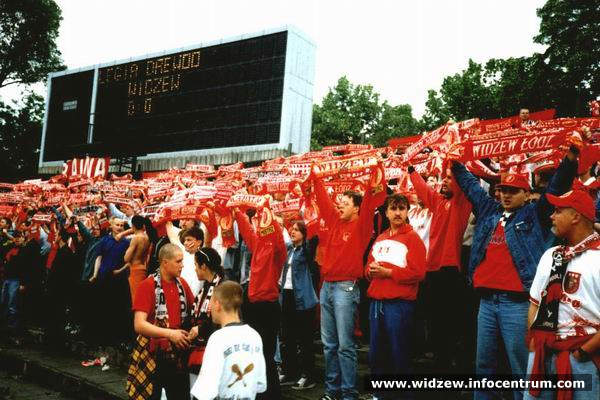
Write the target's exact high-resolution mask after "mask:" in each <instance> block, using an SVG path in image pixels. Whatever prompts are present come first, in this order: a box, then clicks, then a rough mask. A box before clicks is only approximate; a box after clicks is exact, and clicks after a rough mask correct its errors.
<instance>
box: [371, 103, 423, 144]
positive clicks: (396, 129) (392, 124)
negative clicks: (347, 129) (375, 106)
mask: <svg viewBox="0 0 600 400" xmlns="http://www.w3.org/2000/svg"><path fill="white" fill-rule="evenodd" d="M418 132H419V126H418V121H417V120H416V119H415V118H413V116H412V107H411V106H410V105H408V104H401V105H398V106H391V105H389V104H388V103H387V102H384V103H383V105H382V112H381V118H380V119H379V121H377V125H376V126H375V129H374V132H373V135H372V136H371V139H370V141H369V143H370V144H372V145H373V146H375V147H383V146H386V145H387V142H388V140H390V139H391V138H394V137H399V136H410V135H415V134H417V133H418Z"/></svg>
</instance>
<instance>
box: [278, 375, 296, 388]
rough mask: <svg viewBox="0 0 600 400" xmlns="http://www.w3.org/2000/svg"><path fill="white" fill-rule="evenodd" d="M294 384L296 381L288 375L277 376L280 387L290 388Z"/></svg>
mask: <svg viewBox="0 0 600 400" xmlns="http://www.w3.org/2000/svg"><path fill="white" fill-rule="evenodd" d="M295 383H296V379H294V378H292V377H291V376H289V375H279V385H280V386H292V385H294V384H295Z"/></svg>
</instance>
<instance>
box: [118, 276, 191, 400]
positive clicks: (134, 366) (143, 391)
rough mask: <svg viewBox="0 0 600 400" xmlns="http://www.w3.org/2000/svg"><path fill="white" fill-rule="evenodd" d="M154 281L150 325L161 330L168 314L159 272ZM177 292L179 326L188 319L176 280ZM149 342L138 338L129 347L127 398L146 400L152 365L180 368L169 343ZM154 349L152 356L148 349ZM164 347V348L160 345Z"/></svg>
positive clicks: (178, 356)
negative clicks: (156, 343) (154, 343)
mask: <svg viewBox="0 0 600 400" xmlns="http://www.w3.org/2000/svg"><path fill="white" fill-rule="evenodd" d="M153 279H154V285H155V288H154V296H155V306H154V307H155V308H154V314H155V317H154V324H155V325H156V326H159V327H161V328H168V327H169V314H168V312H167V303H166V301H165V293H164V291H163V288H162V283H161V278H160V272H157V273H156V274H154V276H153ZM176 284H177V291H178V292H179V309H180V311H181V321H182V326H185V322H187V320H188V308H187V301H186V298H185V291H184V289H183V285H182V284H181V282H180V281H179V279H177V280H176ZM152 344H153V343H152V339H149V338H147V337H145V336H142V335H138V336H137V338H136V341H135V344H134V347H133V352H132V355H131V357H132V361H131V364H130V365H129V369H128V371H127V383H126V387H125V388H126V391H127V395H128V397H129V398H130V399H134V400H146V399H148V398H150V396H152V393H153V390H154V387H153V384H152V376H153V375H154V371H155V370H156V363H157V361H158V362H170V363H174V364H175V365H176V366H177V368H180V369H183V367H184V364H183V359H182V354H181V353H180V352H178V351H177V349H175V348H173V346H172V344H171V342H170V341H167V346H166V348H161V347H160V346H159V345H156V346H153V345H152ZM153 347H155V350H156V351H155V353H154V354H153V352H152V348H153ZM163 347H164V346H163Z"/></svg>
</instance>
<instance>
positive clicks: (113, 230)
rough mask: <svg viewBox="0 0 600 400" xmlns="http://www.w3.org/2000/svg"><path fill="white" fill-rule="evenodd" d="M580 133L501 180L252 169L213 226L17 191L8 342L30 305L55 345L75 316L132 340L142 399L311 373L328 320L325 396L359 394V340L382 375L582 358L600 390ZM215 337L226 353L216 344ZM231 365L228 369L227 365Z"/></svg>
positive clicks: (11, 223) (6, 268) (8, 256)
mask: <svg viewBox="0 0 600 400" xmlns="http://www.w3.org/2000/svg"><path fill="white" fill-rule="evenodd" d="M584 150H585V144H583V147H582V145H581V144H580V145H579V146H576V145H571V146H570V147H568V148H565V149H564V152H563V153H562V154H564V158H563V159H562V161H561V163H560V165H559V166H558V167H557V168H556V169H555V170H545V171H544V172H543V173H535V174H534V173H528V174H524V173H522V171H519V172H513V171H506V172H504V173H502V174H499V177H500V179H499V180H494V179H485V180H484V179H480V177H478V176H475V175H474V174H473V173H472V172H471V171H470V170H468V169H467V168H465V166H464V165H463V164H462V163H459V162H455V161H450V162H449V163H448V164H447V165H446V166H445V167H444V168H443V170H442V171H439V172H437V173H431V174H428V175H427V174H423V173H419V172H418V171H416V170H415V168H413V166H411V165H408V166H407V174H408V175H407V177H408V179H409V180H410V185H409V187H411V188H412V191H411V192H409V193H396V191H397V187H398V186H397V185H398V182H397V179H395V178H392V179H387V180H386V178H385V174H384V173H383V167H382V165H381V163H379V164H378V165H376V166H370V167H369V168H368V169H367V173H366V174H365V177H364V179H363V181H362V182H363V187H362V188H363V193H360V192H359V191H355V190H343V191H341V192H339V193H337V195H333V196H332V194H331V193H330V192H331V188H330V187H327V182H328V181H329V179H328V178H327V177H326V176H325V175H324V174H322V171H320V170H319V169H318V168H316V167H314V166H313V167H311V169H310V172H309V174H308V177H307V179H306V180H305V181H304V182H302V187H301V188H299V190H292V191H289V192H287V193H286V192H283V193H282V192H280V191H279V192H277V193H274V194H273V195H272V196H264V195H253V194H252V193H256V192H257V191H256V190H254V189H256V187H255V185H256V182H250V181H246V182H245V183H246V184H245V185H244V186H243V187H241V188H240V189H236V195H238V196H241V197H239V198H236V197H235V196H232V197H231V199H230V200H229V201H228V202H227V203H226V205H225V203H223V204H222V205H221V208H222V209H221V211H220V212H215V213H214V215H213V218H215V219H216V220H217V224H216V229H215V228H214V227H211V226H210V225H211V223H208V222H207V219H205V218H182V219H178V220H177V219H175V220H174V221H171V219H172V218H166V219H164V220H161V221H160V222H159V223H157V218H148V216H147V214H146V215H145V216H142V215H139V214H138V213H137V212H138V211H139V210H136V209H135V207H132V206H131V205H129V204H123V205H119V206H116V205H115V204H113V203H112V202H111V201H110V198H106V197H102V196H101V195H97V196H95V197H94V201H93V204H94V205H96V206H97V208H95V209H94V211H93V215H92V216H90V215H89V214H88V215H87V217H86V218H85V219H82V218H78V217H77V215H76V213H74V210H73V209H74V207H75V205H73V204H69V202H68V200H65V201H63V202H62V203H61V204H60V205H58V206H53V207H50V208H48V209H49V210H51V213H52V214H51V215H52V217H51V219H50V220H49V221H44V222H40V221H39V220H37V219H36V218H34V217H35V215H36V214H37V213H38V212H39V209H36V208H35V205H32V204H22V205H21V206H20V207H19V209H18V210H17V211H16V212H15V213H14V214H13V215H12V216H10V217H4V218H2V220H0V239H1V243H0V245H1V249H2V250H1V251H2V254H1V259H2V278H1V279H2V307H3V310H4V314H3V315H4V316H5V321H4V323H5V326H6V327H7V328H8V333H9V335H10V337H11V340H12V341H13V343H15V344H19V342H20V338H21V329H23V327H24V326H25V325H26V324H31V323H33V324H41V325H43V326H45V327H46V333H47V339H48V341H49V343H51V344H52V345H55V346H61V344H63V343H64V341H65V338H66V336H68V335H77V336H81V337H82V338H84V339H85V340H87V341H89V342H90V343H98V344H113V345H114V344H121V345H122V346H123V347H126V348H127V347H131V346H133V361H132V366H131V368H130V371H129V372H130V374H129V378H128V389H127V390H128V393H129V395H130V398H144V399H145V398H157V397H156V396H160V392H161V390H160V389H165V391H166V394H167V397H168V398H173V399H178V398H189V393H190V390H192V393H193V395H194V396H195V397H197V398H199V399H200V398H214V397H215V396H221V397H222V398H234V397H233V396H240V395H241V393H243V394H244V395H245V396H253V394H250V395H249V394H248V393H250V392H252V390H254V393H256V392H257V391H258V392H262V393H260V394H259V396H262V398H264V399H278V398H280V397H281V394H280V386H281V385H291V386H292V388H293V389H296V390H304V389H309V388H312V387H314V386H315V381H316V380H318V377H317V376H316V372H315V346H314V340H315V338H317V337H319V338H320V340H321V341H322V344H323V353H324V359H325V376H324V381H325V393H324V394H323V397H322V400H333V399H356V398H357V397H358V390H357V388H358V385H357V381H356V378H357V364H358V357H357V339H359V340H362V341H363V342H364V343H368V344H369V366H370V370H371V372H372V373H373V374H391V375H396V376H398V375H402V374H408V373H410V372H411V370H412V360H413V359H416V358H430V359H433V360H434V364H433V365H435V368H436V371H437V372H446V373H450V372H457V371H459V372H464V373H477V374H488V375H493V374H496V373H499V372H502V365H503V364H506V365H504V368H505V370H504V372H510V373H512V374H514V375H516V376H525V375H526V374H528V373H532V372H535V373H536V374H542V375H543V374H545V373H550V372H552V373H560V374H567V375H569V374H576V373H577V374H590V375H591V376H592V379H593V382H594V388H593V390H592V391H590V392H578V393H576V397H575V398H597V396H598V393H599V392H598V390H599V381H598V379H599V378H598V369H597V365H600V364H599V363H598V361H599V358H600V333H599V329H600V270H599V269H598V268H599V266H600V264H599V263H597V262H596V260H595V259H596V258H597V257H598V254H600V253H598V252H597V251H598V250H600V236H599V235H598V234H597V233H596V232H595V230H594V227H595V226H594V222H595V221H596V219H597V212H596V203H597V202H596V201H595V200H594V199H595V198H596V191H597V189H598V185H597V181H596V178H595V176H596V172H597V171H596V163H594V162H589V160H587V159H586V160H581V159H579V160H578V157H579V158H583V157H580V154H581V153H582V152H583V151H584ZM485 163H486V166H487V167H489V168H490V169H493V168H494V165H495V164H496V163H495V161H494V160H485ZM184 189H185V184H183V185H182V190H184ZM244 196H245V197H244ZM294 199H302V200H303V201H305V203H304V206H303V207H304V208H303V209H301V210H300V213H298V214H297V215H296V217H297V218H295V219H294V218H292V219H289V218H286V217H282V216H281V215H280V214H279V213H277V212H274V211H273V209H274V208H275V207H274V204H276V203H283V202H286V201H292V200H294ZM309 199H311V201H312V203H311V202H310V201H309ZM207 204H209V205H210V207H212V208H213V209H217V208H218V207H219V206H218V205H216V204H215V203H214V202H212V200H209V201H208V202H207ZM309 204H310V206H309ZM223 208H224V209H225V212H224V211H223ZM315 212H316V214H317V216H318V218H316V219H317V221H318V222H317V224H316V226H315V225H314V224H310V223H309V221H312V218H309V214H310V213H315ZM167 214H168V213H167ZM228 218H232V220H231V221H230V220H229V219H228ZM106 221H108V224H106ZM229 222H231V224H229ZM86 224H87V225H86ZM596 228H597V226H596ZM228 281H234V282H236V283H238V284H239V286H240V287H241V289H240V290H241V291H242V292H241V293H240V294H239V296H238V295H236V293H237V292H236V290H237V289H236V286H231V287H230V286H227V287H224V289H222V292H223V293H221V294H219V295H218V296H217V295H216V294H215V293H217V290H216V288H218V287H219V286H221V285H223V282H228ZM228 285H229V284H228ZM238 297H239V299H238ZM232 299H233V300H232ZM238 303H239V304H238ZM217 304H218V305H217ZM215 307H216V308H218V310H219V311H218V313H217V314H218V316H216V317H215V315H211V314H212V313H213V310H215ZM238 309H239V312H238ZM238 314H241V315H240V316H241V320H242V321H244V322H245V323H246V324H248V325H249V326H250V327H251V328H252V329H253V331H252V332H256V333H258V335H259V337H260V340H259V342H260V346H262V354H263V355H264V360H263V361H262V362H263V363H264V365H262V364H261V365H262V367H261V366H260V365H259V364H260V361H252V363H250V361H248V363H247V364H243V363H242V361H243V360H246V361H247V360H255V359H256V358H255V357H256V354H255V353H256V351H255V350H256V348H258V347H257V344H256V340H255V338H254V336H253V333H252V332H250V331H240V332H246V333H245V334H241V336H240V333H239V332H238V331H237V330H238V328H239V325H241V324H242V322H240V321H239V320H236V318H235V315H238ZM219 326H223V327H226V328H222V329H221V330H218V328H219ZM234 328H235V329H234ZM240 329H241V328H240ZM215 331H219V332H221V333H219V335H220V336H219V338H218V339H217V336H216V335H213V336H211V334H213V333H214V332H215ZM319 332H320V335H319V334H318V333H319ZM213 337H215V339H213ZM209 338H210V340H209ZM234 338H235V339H234ZM232 340H234V342H233V343H237V344H233V345H231V346H229V347H228V346H226V344H227V343H229V342H228V341H232ZM235 340H242V342H240V343H238V342H235ZM243 340H248V343H247V344H246V342H243ZM211 342H212V346H211ZM217 342H218V343H217ZM207 345H208V347H207ZM217 345H218V346H221V348H223V349H225V356H224V357H223V356H222V355H221V356H220V358H219V357H217V356H216V354H217V353H214V352H213V351H211V352H209V349H210V348H211V347H215V348H216V347H217ZM238 352H239V353H240V354H242V353H244V352H247V353H248V354H249V355H248V356H247V357H246V358H244V357H245V356H244V357H243V356H242V355H237V356H235V354H238ZM209 354H210V360H211V361H210V365H211V367H210V368H209V367H206V368H205V367H204V363H203V360H206V359H207V357H208V355H209ZM230 354H234V356H232V357H233V358H232V359H231V360H230V359H229V355H230ZM148 357H150V358H152V359H153V360H154V361H155V364H151V363H149V362H148V360H149V358H148ZM234 357H238V358H234ZM253 357H254V358H253ZM232 360H235V364H234V363H233V361H232ZM240 360H242V361H240ZM503 360H506V361H503ZM244 362H245V361H244ZM277 363H280V365H279V367H278V365H277ZM242 364H243V365H245V366H246V365H247V366H246V367H242ZM152 365H154V366H152ZM215 365H217V366H216V367H214V366H215ZM250 365H252V367H250ZM221 370H224V371H228V372H227V373H228V374H229V375H227V376H226V377H225V375H215V374H217V372H219V371H221ZM232 371H233V372H234V374H232ZM219 376H220V378H219ZM230 376H231V377H233V378H234V379H231V381H228V382H226V380H227V379H229V378H227V377H230ZM215 379H216V380H217V381H218V380H219V379H221V381H220V385H218V386H215V387H212V389H210V390H209V389H208V386H209V384H208V383H207V382H212V381H214V380H215ZM246 381H248V382H246ZM247 383H248V385H247ZM242 384H243V385H242ZM203 385H205V386H206V390H204V389H203V388H204V387H205V386H203ZM248 390H250V392H248ZM374 395H375V396H376V397H377V398H399V394H398V393H397V392H382V393H375V394H374ZM538 395H540V393H539V392H535V391H532V392H528V391H526V392H525V393H522V392H519V393H517V392H515V398H521V397H522V396H525V397H528V398H529V397H530V396H538ZM570 395H572V393H570ZM211 396H212V397H211ZM493 396H494V394H493V393H491V392H476V393H475V398H477V399H479V398H481V399H483V398H492V397H493ZM586 396H588V397H586ZM589 396H592V397H589ZM594 396H596V397H594Z"/></svg>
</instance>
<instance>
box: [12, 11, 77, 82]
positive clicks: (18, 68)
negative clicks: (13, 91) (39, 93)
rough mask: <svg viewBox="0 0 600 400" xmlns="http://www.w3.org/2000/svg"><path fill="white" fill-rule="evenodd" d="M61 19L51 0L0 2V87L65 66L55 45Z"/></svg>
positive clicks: (33, 79) (35, 79) (40, 77)
mask: <svg viewBox="0 0 600 400" xmlns="http://www.w3.org/2000/svg"><path fill="white" fill-rule="evenodd" d="M61 19H62V17H61V11H60V8H59V7H58V6H57V5H56V3H55V2H54V1H53V0H3V1H1V2H0V88H2V87H5V86H8V85H12V84H32V83H36V82H39V81H41V80H43V79H45V78H46V76H47V75H48V73H49V72H53V71H57V70H61V69H64V68H65V67H64V66H63V65H62V61H61V54H60V51H58V48H57V47H56V38H57V37H58V28H59V25H60V21H61Z"/></svg>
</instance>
